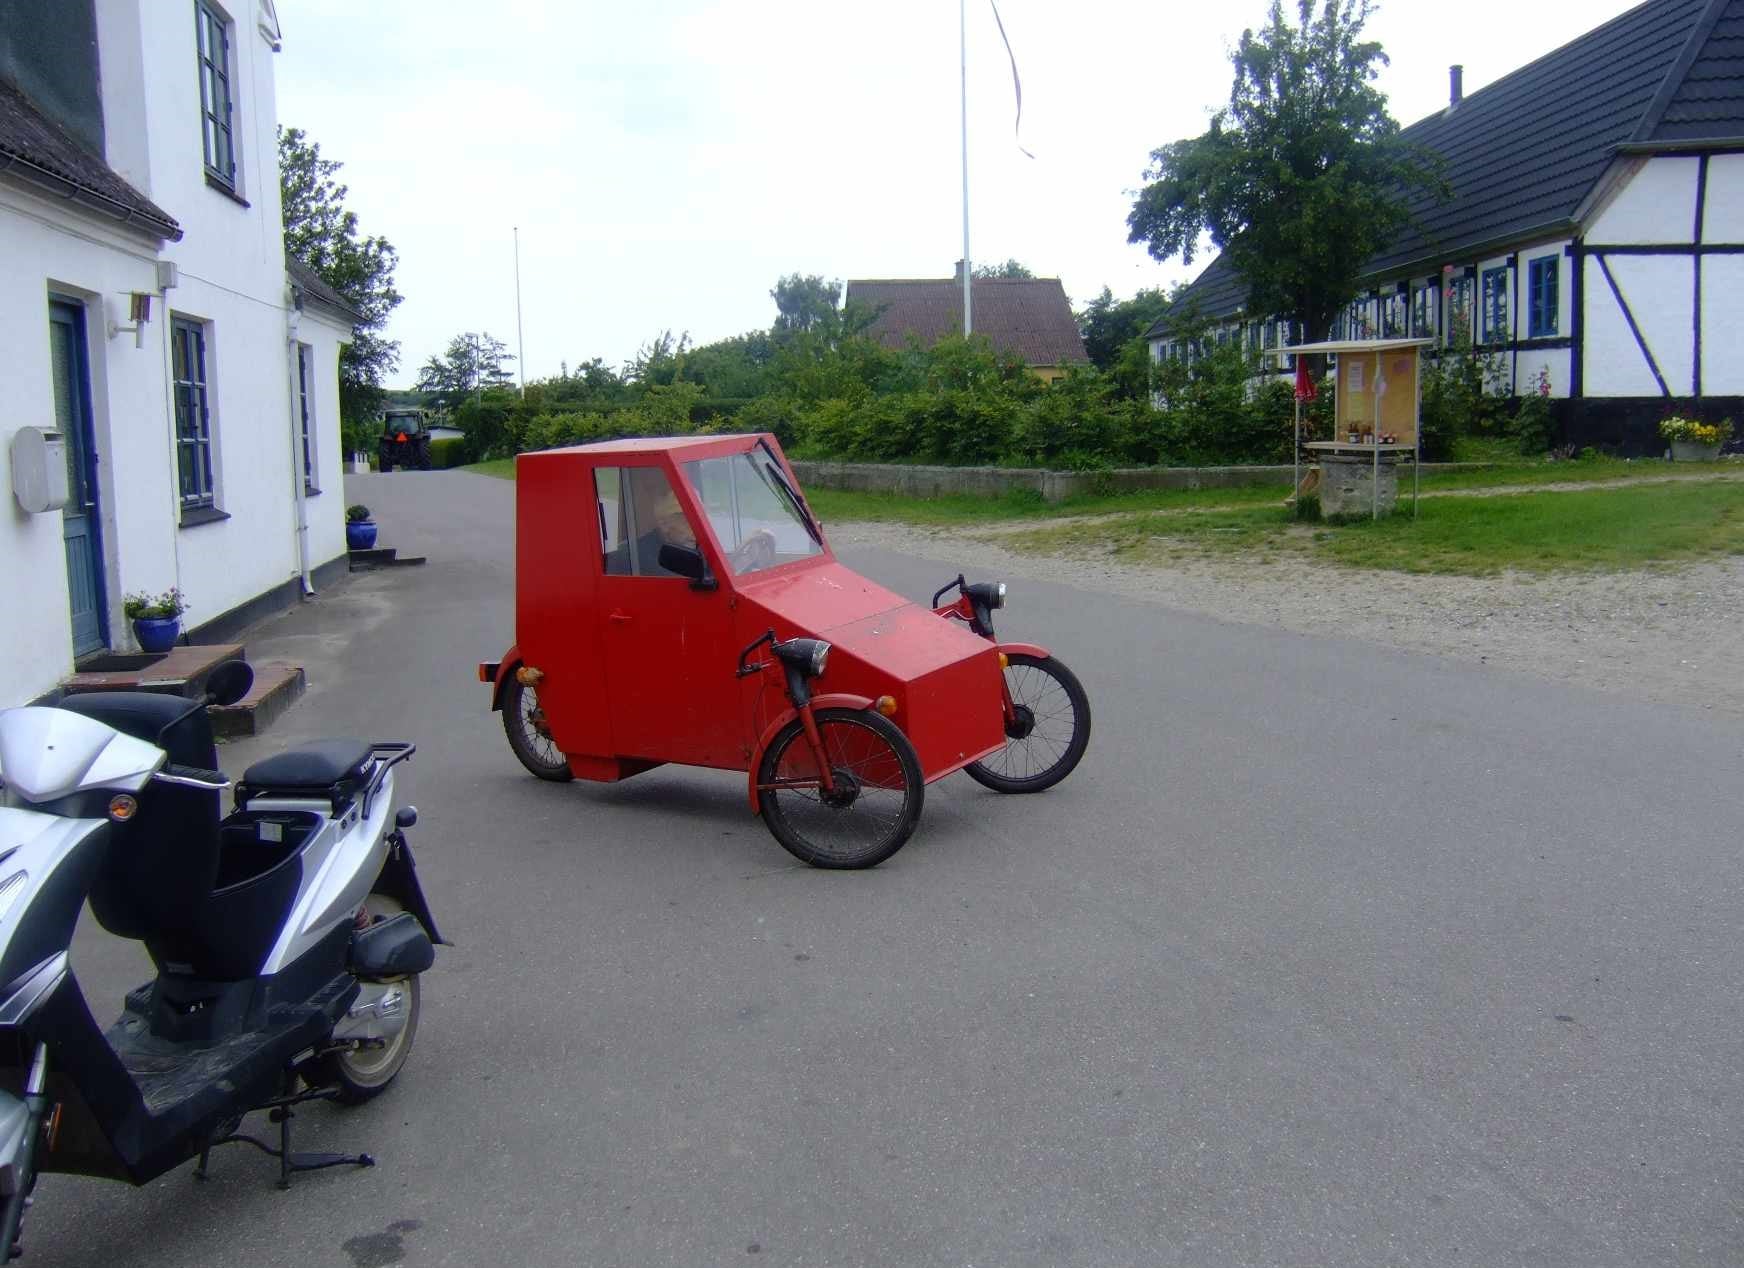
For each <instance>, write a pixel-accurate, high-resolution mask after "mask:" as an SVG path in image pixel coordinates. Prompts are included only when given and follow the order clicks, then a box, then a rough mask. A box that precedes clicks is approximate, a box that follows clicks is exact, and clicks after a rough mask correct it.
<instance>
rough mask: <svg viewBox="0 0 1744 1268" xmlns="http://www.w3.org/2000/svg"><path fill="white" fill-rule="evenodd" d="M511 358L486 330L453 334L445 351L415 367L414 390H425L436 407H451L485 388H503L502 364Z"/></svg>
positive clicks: (505, 376)
mask: <svg viewBox="0 0 1744 1268" xmlns="http://www.w3.org/2000/svg"><path fill="white" fill-rule="evenodd" d="M514 359H515V358H514V357H513V356H512V355H511V354H510V352H509V350H508V348H506V347H505V346H504V345H503V342H502V340H500V339H495V338H492V337H491V335H490V334H489V332H486V333H484V334H471V333H468V334H464V335H455V336H454V338H453V339H450V340H449V341H448V351H447V352H445V353H444V354H443V355H442V356H440V357H431V358H430V359H429V360H428V361H426V362H425V363H424V364H423V366H422V368H420V369H419V371H418V385H417V386H418V390H419V391H420V392H427V393H429V394H430V400H431V403H432V404H433V405H435V406H436V407H437V408H438V409H445V410H453V409H455V408H456V407H457V406H459V404H460V403H461V402H462V401H464V400H466V399H467V398H468V397H470V396H473V395H475V394H477V393H479V392H482V391H483V390H484V389H486V388H493V387H507V386H508V385H509V372H508V370H506V369H505V368H504V366H503V363H504V362H506V361H513V360H514Z"/></svg>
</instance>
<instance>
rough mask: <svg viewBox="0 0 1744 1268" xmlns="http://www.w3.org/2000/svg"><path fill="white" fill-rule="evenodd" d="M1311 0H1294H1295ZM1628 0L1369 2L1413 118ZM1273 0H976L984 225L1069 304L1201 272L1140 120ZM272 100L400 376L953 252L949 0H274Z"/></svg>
mask: <svg viewBox="0 0 1744 1268" xmlns="http://www.w3.org/2000/svg"><path fill="white" fill-rule="evenodd" d="M1289 7H1291V8H1293V3H1292V4H1291V5H1290V6H1289ZM1631 7H1633V5H1632V3H1630V0H1462V2H1461V3H1459V4H1457V5H1449V4H1446V3H1434V2H1431V0H1390V2H1386V3H1383V4H1382V5H1381V8H1380V11H1379V12H1378V14H1377V15H1376V16H1375V18H1374V19H1373V21H1372V22H1371V24H1370V27H1369V30H1370V33H1371V34H1372V35H1373V36H1374V37H1375V38H1377V39H1379V40H1380V41H1381V42H1382V44H1383V45H1384V46H1385V48H1386V49H1387V52H1388V54H1389V56H1390V58H1391V62H1392V64H1391V66H1390V67H1389V68H1388V69H1387V70H1386V72H1385V73H1384V74H1383V77H1382V81H1381V82H1382V86H1383V87H1384V89H1385V90H1386V92H1387V93H1388V95H1389V97H1390V98H1391V102H1392V111H1393V114H1394V117H1395V118H1397V119H1399V120H1400V121H1401V122H1402V123H1406V124H1409V123H1411V122H1414V121H1415V120H1417V119H1419V118H1421V117H1423V116H1424V115H1426V114H1428V113H1429V112H1431V111H1433V110H1437V109H1440V108H1441V107H1442V106H1444V105H1445V104H1446V102H1447V91H1448V84H1447V78H1448V76H1447V68H1448V66H1449V65H1450V64H1451V63H1454V62H1460V63H1463V64H1464V66H1465V85H1466V91H1467V92H1468V93H1470V92H1472V91H1475V90H1476V89H1478V88H1481V87H1482V86H1483V85H1485V84H1487V83H1489V82H1491V81H1492V80H1494V79H1497V78H1499V77H1500V76H1502V75H1505V74H1507V73H1508V72H1509V71H1511V70H1514V69H1516V68H1518V67H1520V66H1523V65H1525V64H1526V63H1527V62H1529V61H1531V60H1533V59H1534V58H1537V57H1539V56H1542V55H1543V54H1544V53H1547V52H1549V51H1550V50H1551V49H1553V48H1556V47H1558V46H1559V45H1561V44H1564V43H1566V42H1567V41H1568V40H1570V39H1572V38H1573V37H1575V36H1576V35H1579V34H1580V33H1582V32H1584V31H1586V30H1589V29H1591V28H1592V27H1594V26H1597V25H1598V24H1600V23H1602V22H1604V21H1606V20H1608V19H1609V18H1611V17H1613V16H1615V15H1616V14H1618V13H1622V12H1624V11H1625V10H1627V9H1629V8H1631ZM1266 8H1267V5H1266V0H1223V2H1222V3H1218V4H1205V5H1201V4H1197V3H1186V2H1184V0H1146V2H1145V3H1134V2H1120V0H1075V2H1074V3H1070V4H1067V3H1061V0H1001V3H1000V13H1001V15H1002V16H1003V17H1004V20H1005V29H1006V33H1007V34H1008V35H1009V37H1010V39H1011V45H1012V49H1013V51H1014V52H1015V54H1016V56H1017V63H1018V69H1019V71H1020V72H1021V74H1022V77H1023V144H1024V145H1025V146H1026V147H1027V148H1028V149H1029V150H1030V151H1031V152H1032V153H1033V154H1034V155H1035V158H1034V159H1029V158H1026V157H1024V155H1023V154H1022V153H1020V152H1019V151H1018V149H1017V145H1016V143H1015V142H1014V140H1013V136H1012V125H1013V100H1012V84H1011V70H1010V65H1009V63H1008V62H1007V61H1006V55H1005V50H1004V47H1003V45H1002V44H1001V42H1000V38H999V32H998V29H997V28H996V27H995V25H994V20H993V14H992V11H991V10H990V8H989V5H988V2H987V0H978V2H977V0H970V3H969V5H968V59H969V180H970V218H971V225H970V228H971V235H972V236H971V242H970V246H971V251H972V255H973V258H974V259H975V260H976V261H977V262H997V261H1003V260H1005V259H1007V258H1015V259H1017V260H1020V261H1022V262H1023V263H1024V264H1025V265H1027V266H1028V267H1029V268H1030V269H1031V270H1032V271H1033V272H1034V273H1036V274H1037V275H1038V276H1057V277H1059V278H1060V279H1062V281H1063V282H1064V284H1065V288H1066V293H1067V294H1068V295H1069V296H1070V297H1071V299H1072V302H1073V303H1074V305H1078V306H1081V305H1083V304H1084V303H1085V302H1086V301H1088V300H1090V299H1091V298H1093V297H1094V296H1096V295H1097V294H1098V293H1100V291H1101V290H1102V288H1103V287H1104V286H1108V287H1110V288H1112V289H1113V291H1114V293H1115V294H1116V295H1117V296H1120V297H1125V296H1128V295H1131V294H1132V293H1133V292H1134V291H1137V290H1139V289H1141V288H1143V287H1148V286H1159V285H1168V284H1171V283H1173V282H1175V281H1179V280H1186V279H1188V278H1190V277H1191V276H1192V275H1193V274H1194V273H1196V272H1197V271H1198V269H1199V268H1201V267H1203V263H1204V261H1203V260H1195V263H1194V265H1193V266H1192V267H1191V268H1184V267H1183V266H1182V265H1181V264H1180V262H1179V261H1178V260H1176V261H1171V262H1168V263H1158V262H1156V261H1153V260H1151V259H1150V258H1149V257H1148V256H1147V255H1146V254H1145V251H1144V249H1143V248H1142V247H1139V246H1129V245H1127V242H1126V214H1127V212H1128V210H1129V209H1130V207H1131V203H1132V194H1133V191H1134V190H1136V189H1137V187H1138V186H1139V185H1140V184H1141V183H1142V179H1143V172H1144V169H1145V166H1146V161H1147V158H1148V155H1149V153H1150V151H1151V150H1153V149H1154V148H1156V147H1157V146H1159V145H1162V144H1164V143H1166V142H1168V141H1172V140H1176V139H1179V138H1181V137H1187V136H1194V135H1197V134H1199V133H1200V132H1202V131H1203V130H1204V128H1205V125H1206V120H1207V118H1208V116H1209V114H1210V113H1211V111H1212V110H1214V109H1216V108H1217V107H1218V106H1220V105H1221V104H1223V103H1224V102H1225V101H1226V100H1227V98H1228V94H1229V86H1230V80H1231V69H1230V66H1229V61H1228V53H1229V50H1230V49H1231V48H1232V47H1233V46H1234V43H1235V41H1236V40H1237V39H1238V38H1239V36H1240V33H1241V30H1242V28H1243V27H1245V26H1250V25H1255V24H1257V23H1259V22H1260V21H1261V20H1262V19H1263V17H1264V14H1265V11H1266ZM278 9H279V14H280V17H281V19H282V21H283V26H284V37H285V38H284V51H283V52H282V53H281V54H280V55H279V57H278V61H277V75H278V112H279V119H280V122H281V123H284V124H286V125H291V126H296V127H301V128H303V129H305V130H306V131H307V132H309V134H310V135H311V136H312V137H313V138H314V139H315V140H317V141H318V142H320V144H321V148H322V153H323V154H324V155H325V156H326V157H329V158H334V159H338V160H340V161H342V162H343V163H344V164H345V170H344V172H343V173H342V174H341V175H342V179H343V180H345V181H346V182H347V183H348V184H349V185H350V187H351V195H350V199H349V206H350V207H351V208H352V209H353V210H355V211H356V212H357V213H358V217H359V219H360V221H361V223H362V227H363V230H364V231H365V232H367V233H379V234H382V235H383V236H385V237H387V238H388V239H389V240H390V241H391V242H392V243H393V244H394V246H395V247H396V248H398V250H399V253H400V268H399V274H398V285H399V288H400V290H401V292H403V293H404V295H405V296H406V299H405V302H404V303H403V304H402V305H401V306H400V308H399V309H398V311H397V312H396V313H395V314H394V317H393V320H392V322H391V324H390V326H389V330H388V334H389V336H390V337H391V338H394V339H398V340H399V341H400V344H401V366H400V371H399V374H398V375H397V376H396V378H395V380H394V381H395V382H396V383H397V384H401V385H407V386H409V385H410V384H411V382H412V380H413V378H414V377H415V376H416V373H417V368H418V366H419V365H421V364H422V363H423V362H424V361H425V360H426V359H427V358H428V357H429V356H430V355H432V354H433V353H437V352H440V351H441V350H442V349H443V348H444V347H445V346H446V344H447V342H448V340H449V338H450V337H452V336H453V335H455V334H457V333H459V332H461V331H466V330H488V331H489V332H490V333H492V334H494V335H496V336H497V337H498V338H500V339H502V340H503V341H504V342H505V343H506V344H508V346H509V349H510V351H511V352H512V351H514V349H515V345H516V331H515V282H514V240H513V236H512V229H513V228H514V227H515V226H519V228H520V262H521V295H522V310H523V325H524V337H525V348H526V372H527V376H528V377H529V378H534V377H543V376H545V375H549V374H555V373H556V372H557V370H558V363H559V362H560V361H563V360H567V361H568V362H569V363H570V364H571V365H574V364H576V363H578V362H581V361H584V360H587V359H589V358H592V357H601V358H603V359H604V360H605V361H606V362H607V363H608V364H610V365H612V366H614V367H617V366H621V365H622V364H623V363H624V362H625V361H627V360H628V359H629V358H630V357H632V356H633V355H634V354H635V352H636V349H637V348H638V346H640V345H641V344H642V343H644V342H646V341H647V340H649V339H650V338H651V337H653V336H654V335H656V334H658V333H659V332H660V331H661V330H663V329H667V328H670V329H671V330H673V331H674V333H680V332H688V333H689V335H690V337H691V340H692V341H693V343H699V344H700V343H707V342H710V341H712V340H715V339H721V338H725V337H727V336H729V335H734V334H740V333H743V332H745V331H748V330H754V329H760V328H767V327H768V325H769V323H770V322H771V321H772V320H773V319H774V316H775V306H774V303H773V302H772V301H771V300H770V298H769V290H770V288H771V287H772V286H773V285H774V284H775V281H776V279H777V278H778V277H780V276H782V275H783V274H786V273H792V272H803V273H819V274H822V275H824V276H825V277H829V278H841V279H848V278H862V277H866V278H870V277H945V276H949V275H950V273H951V270H952V268H953V266H954V264H955V262H956V261H957V260H958V259H959V258H960V257H961V255H962V245H963V204H962V173H961V145H962V141H961V133H960V125H959V118H960V115H959V111H960V95H959V93H960V87H959V75H958V57H959V44H958V7H957V5H956V4H953V3H951V0H876V2H875V3H871V4H846V3H837V2H835V0H725V2H716V3H710V2H707V0H642V2H641V3H633V2H631V3H626V2H624V0H610V2H607V0H571V2H570V3H543V2H541V0H491V2H490V3H486V4H480V3H477V0H465V2H462V0H372V3H369V4H359V3H357V0H279V5H278Z"/></svg>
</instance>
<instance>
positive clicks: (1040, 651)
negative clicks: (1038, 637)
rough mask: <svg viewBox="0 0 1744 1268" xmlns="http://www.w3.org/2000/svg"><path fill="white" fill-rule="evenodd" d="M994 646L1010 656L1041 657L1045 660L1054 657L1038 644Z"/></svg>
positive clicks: (1003, 644) (999, 644)
mask: <svg viewBox="0 0 1744 1268" xmlns="http://www.w3.org/2000/svg"><path fill="white" fill-rule="evenodd" d="M994 646H995V647H997V648H999V650H1000V651H1002V652H1004V653H1005V654H1006V655H1008V656H1010V655H1017V656H1039V657H1042V658H1043V659H1045V658H1047V657H1049V656H1052V655H1053V653H1052V652H1050V651H1049V650H1048V649H1047V648H1045V647H1042V646H1040V645H1039V644H1036V643H995V644H994Z"/></svg>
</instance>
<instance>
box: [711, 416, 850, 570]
mask: <svg viewBox="0 0 1744 1268" xmlns="http://www.w3.org/2000/svg"><path fill="white" fill-rule="evenodd" d="M684 475H685V478H686V479H688V480H689V481H690V487H691V488H692V489H694V490H696V495H697V497H698V499H699V500H700V501H701V502H702V505H703V510H704V511H705V512H706V513H707V514H708V517H709V523H710V524H711V525H713V527H714V530H715V536H716V537H718V538H719V539H720V543H721V548H722V549H723V550H725V551H726V554H727V563H728V566H729V567H730V568H731V569H732V570H733V573H734V574H735V575H742V574H744V573H747V572H759V571H761V570H763V569H765V568H773V567H775V566H776V565H777V564H786V563H792V562H793V561H794V560H796V559H810V558H812V557H814V556H816V555H821V554H823V549H824V548H823V545H822V543H820V542H819V541H818V539H817V537H816V535H815V534H814V533H813V532H812V527H811V524H810V523H809V522H808V521H807V519H806V516H805V512H804V511H803V510H802V509H801V507H800V505H799V504H798V503H797V502H796V501H795V500H794V497H793V495H792V493H791V492H790V491H789V489H788V487H787V485H786V476H785V475H784V474H783V473H782V471H781V466H780V464H779V463H777V462H776V460H775V455H774V454H773V453H771V452H770V450H769V447H768V446H767V445H764V444H762V443H759V444H758V445H757V447H756V448H754V449H747V450H745V451H744V452H743V453H736V454H729V455H727V456H725V457H721V458H702V459H699V460H697V461H695V462H687V463H685V464H684Z"/></svg>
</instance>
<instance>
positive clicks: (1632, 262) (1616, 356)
mask: <svg viewBox="0 0 1744 1268" xmlns="http://www.w3.org/2000/svg"><path fill="white" fill-rule="evenodd" d="M1605 262H1606V263H1607V264H1608V265H1609V266H1610V270H1611V276H1612V277H1614V278H1615V279H1616V281H1617V289H1618V290H1619V291H1621V292H1622V295H1623V298H1624V299H1625V300H1627V301H1628V303H1629V310H1630V312H1631V313H1632V314H1633V315H1634V318H1635V324H1636V325H1637V326H1639V327H1640V329H1641V334H1642V337H1643V338H1644V339H1645V340H1646V341H1647V346H1648V347H1649V348H1650V349H1652V351H1653V357H1654V360H1655V361H1656V362H1657V363H1658V365H1659V372H1660V373H1661V374H1662V375H1664V376H1665V383H1666V386H1667V387H1668V388H1669V389H1670V390H1671V393H1672V395H1674V396H1679V395H1688V394H1689V392H1690V391H1691V390H1692V381H1691V380H1692V370H1693V368H1694V367H1693V364H1692V361H1691V357H1690V342H1691V305H1692V302H1693V295H1692V290H1693V286H1694V281H1693V278H1694V274H1693V271H1692V268H1691V265H1690V261H1689V259H1688V258H1687V257H1684V258H1679V257H1676V256H1642V255H1636V256H1617V255H1613V256H1608V257H1607V258H1606V261H1605ZM1586 310H1587V311H1586V348H1585V362H1584V372H1585V378H1586V382H1585V391H1586V395H1588V396H1658V395H1659V384H1658V383H1657V382H1656V381H1655V380H1654V378H1653V372H1652V370H1651V369H1650V368H1649V367H1648V364H1647V358H1646V357H1644V356H1643V355H1642V353H1641V349H1640V347H1639V346H1638V345H1637V344H1636V342H1635V336H1634V335H1633V334H1631V333H1630V330H1629V324H1628V322H1627V320H1626V319H1625V318H1624V316H1623V310H1622V308H1621V307H1620V306H1619V305H1618V304H1617V301H1616V298H1615V296H1613V295H1612V294H1611V288H1610V286H1609V285H1608V284H1607V283H1606V281H1605V276H1604V273H1603V272H1602V271H1601V269H1600V267H1599V262H1598V260H1597V259H1593V258H1590V257H1589V258H1588V260H1587V263H1586ZM1704 386H1705V385H1704Z"/></svg>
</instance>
